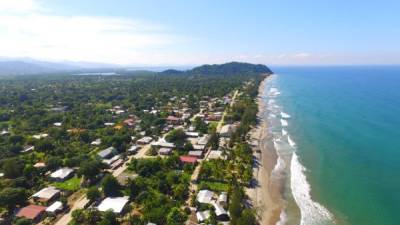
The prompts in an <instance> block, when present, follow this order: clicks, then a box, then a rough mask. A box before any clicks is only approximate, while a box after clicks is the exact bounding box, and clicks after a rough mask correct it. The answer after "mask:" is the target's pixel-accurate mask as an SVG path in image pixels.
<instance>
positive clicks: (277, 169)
mask: <svg viewBox="0 0 400 225" xmlns="http://www.w3.org/2000/svg"><path fill="white" fill-rule="evenodd" d="M285 168H286V163H285V161H284V160H283V159H282V158H281V157H278V160H277V161H276V164H275V166H274V169H272V172H271V173H272V174H273V175H279V174H280V173H282V172H283V171H284V170H285Z"/></svg>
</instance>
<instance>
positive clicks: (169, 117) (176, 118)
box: [167, 116, 179, 121]
mask: <svg viewBox="0 0 400 225" xmlns="http://www.w3.org/2000/svg"><path fill="white" fill-rule="evenodd" d="M167 120H171V121H178V120H179V118H178V117H175V116H168V117H167Z"/></svg>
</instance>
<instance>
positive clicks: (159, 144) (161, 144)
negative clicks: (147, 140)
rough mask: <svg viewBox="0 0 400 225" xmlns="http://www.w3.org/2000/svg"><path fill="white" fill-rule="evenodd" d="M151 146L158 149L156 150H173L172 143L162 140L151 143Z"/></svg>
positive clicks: (173, 145)
mask: <svg viewBox="0 0 400 225" xmlns="http://www.w3.org/2000/svg"><path fill="white" fill-rule="evenodd" d="M151 146H153V147H158V148H175V144H174V143H171V142H167V141H166V140H164V139H159V140H158V141H156V142H154V143H152V144H151Z"/></svg>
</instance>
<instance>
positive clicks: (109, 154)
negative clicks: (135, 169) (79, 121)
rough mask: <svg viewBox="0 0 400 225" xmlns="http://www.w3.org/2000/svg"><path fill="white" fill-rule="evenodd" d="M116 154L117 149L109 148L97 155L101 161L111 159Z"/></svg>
mask: <svg viewBox="0 0 400 225" xmlns="http://www.w3.org/2000/svg"><path fill="white" fill-rule="evenodd" d="M115 154H117V149H115V148H114V147H108V148H106V149H104V150H102V151H100V152H99V153H97V155H98V156H99V157H100V158H101V159H109V158H111V157H113V156H114V155H115Z"/></svg>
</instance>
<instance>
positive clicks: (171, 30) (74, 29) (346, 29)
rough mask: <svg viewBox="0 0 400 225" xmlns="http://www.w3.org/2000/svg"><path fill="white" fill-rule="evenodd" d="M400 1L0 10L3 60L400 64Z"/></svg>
mask: <svg viewBox="0 0 400 225" xmlns="http://www.w3.org/2000/svg"><path fill="white" fill-rule="evenodd" d="M399 11H400V1H398V0H380V1H373V0H330V1H327V0H319V1H315V0H312V1H311V0H302V1H299V0H276V1H269V0H264V1H262V0H260V1H258V0H252V1H244V0H243V1H239V0H237V1H233V0H201V1H195V0H157V1H156V0H145V1H143V0H142V1H136V0H113V1H111V0H0V57H8V58H19V57H28V58H34V59H39V60H48V61H64V60H66V61H86V62H102V63H113V64H121V65H141V66H142V65H146V66H162V65H198V64H204V63H223V62H228V61H244V62H251V63H262V64H268V65H335V64H340V65H343V64H346V65H347V64H349V65H353V64H355V65H359V64H361V65H365V64H400V13H399Z"/></svg>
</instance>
